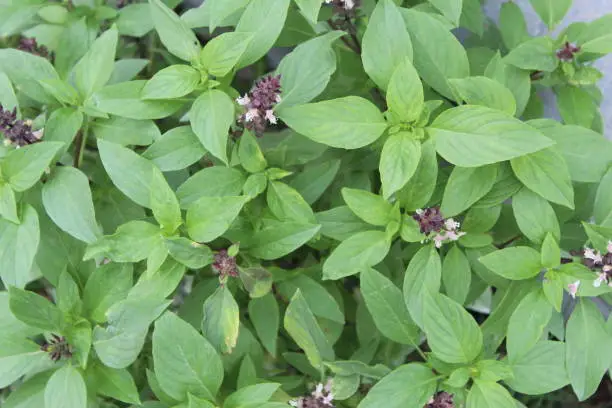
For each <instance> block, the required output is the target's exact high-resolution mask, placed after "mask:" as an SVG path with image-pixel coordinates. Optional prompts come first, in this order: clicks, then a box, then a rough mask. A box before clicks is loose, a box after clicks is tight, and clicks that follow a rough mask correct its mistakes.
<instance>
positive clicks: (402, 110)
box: [387, 58, 425, 122]
mask: <svg viewBox="0 0 612 408" xmlns="http://www.w3.org/2000/svg"><path fill="white" fill-rule="evenodd" d="M387 104H388V105H389V109H390V110H391V112H394V113H396V114H397V115H398V116H399V118H400V119H402V120H403V121H406V122H412V121H415V120H417V119H419V117H420V116H421V112H422V111H423V108H424V106H425V105H424V95H423V84H421V79H420V78H419V74H418V72H417V71H416V69H415V68H414V65H412V62H411V61H410V59H408V58H404V60H403V61H401V62H400V63H399V64H398V65H397V68H396V69H395V70H394V71H393V75H391V78H390V80H389V88H388V89H387Z"/></svg>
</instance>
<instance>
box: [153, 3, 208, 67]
mask: <svg viewBox="0 0 612 408" xmlns="http://www.w3.org/2000/svg"><path fill="white" fill-rule="evenodd" d="M149 4H150V6H151V7H150V9H151V17H152V18H153V22H154V23H155V29H156V30H157V33H158V34H159V38H160V40H161V42H162V44H164V47H166V49H167V50H168V51H170V53H171V54H174V55H175V56H177V57H179V58H180V59H182V60H184V61H189V62H192V61H194V60H195V59H196V58H197V57H198V55H199V53H200V42H199V41H198V39H197V37H196V35H195V34H194V32H193V31H191V29H190V28H189V27H187V25H186V24H185V23H184V22H183V21H182V20H181V19H180V18H179V16H177V15H176V14H175V13H174V11H172V10H171V9H169V8H168V7H167V6H166V5H164V4H163V3H162V2H161V1H160V0H149Z"/></svg>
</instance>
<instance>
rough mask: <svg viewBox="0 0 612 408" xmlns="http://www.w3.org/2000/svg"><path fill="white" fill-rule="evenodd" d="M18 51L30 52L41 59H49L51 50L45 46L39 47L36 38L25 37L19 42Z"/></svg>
mask: <svg viewBox="0 0 612 408" xmlns="http://www.w3.org/2000/svg"><path fill="white" fill-rule="evenodd" d="M17 49H19V50H21V51H25V52H28V53H30V54H33V55H38V56H39V57H43V58H47V57H49V50H48V49H47V47H45V46H44V45H38V43H37V42H36V38H27V37H23V38H21V39H20V40H19V46H18V47H17Z"/></svg>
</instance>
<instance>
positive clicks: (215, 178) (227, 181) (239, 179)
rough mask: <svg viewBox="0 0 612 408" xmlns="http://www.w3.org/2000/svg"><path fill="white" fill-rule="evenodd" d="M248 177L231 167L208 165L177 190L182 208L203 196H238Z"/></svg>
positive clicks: (187, 206)
mask: <svg viewBox="0 0 612 408" xmlns="http://www.w3.org/2000/svg"><path fill="white" fill-rule="evenodd" d="M245 181H246V179H245V177H244V176H243V175H242V173H241V172H240V171H239V170H237V169H235V168H231V167H223V166H213V167H206V168H204V169H202V170H200V171H198V172H197V173H196V174H194V175H193V176H191V177H190V178H188V179H187V181H185V182H184V183H183V184H182V185H181V186H180V187H179V188H178V189H177V191H176V195H177V196H178V198H179V201H180V203H181V208H183V209H187V208H189V206H190V205H191V204H193V203H194V202H196V201H197V200H198V199H200V198H202V197H227V196H238V195H239V194H240V192H241V191H242V186H243V185H244V183H245Z"/></svg>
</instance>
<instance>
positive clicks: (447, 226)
mask: <svg viewBox="0 0 612 408" xmlns="http://www.w3.org/2000/svg"><path fill="white" fill-rule="evenodd" d="M412 218H414V219H415V220H416V221H417V222H418V223H419V226H420V231H421V233H422V234H424V235H425V236H426V239H425V240H424V241H428V240H430V239H432V240H433V241H434V244H435V245H436V248H440V247H442V244H443V243H444V242H446V241H457V240H458V239H459V238H461V237H462V236H464V235H465V232H462V231H459V228H460V227H461V224H460V223H458V222H457V221H455V220H454V219H453V218H444V216H443V215H442V213H441V212H440V208H439V207H430V208H426V209H424V210H423V209H419V210H416V212H415V214H414V215H413V216H412Z"/></svg>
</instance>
